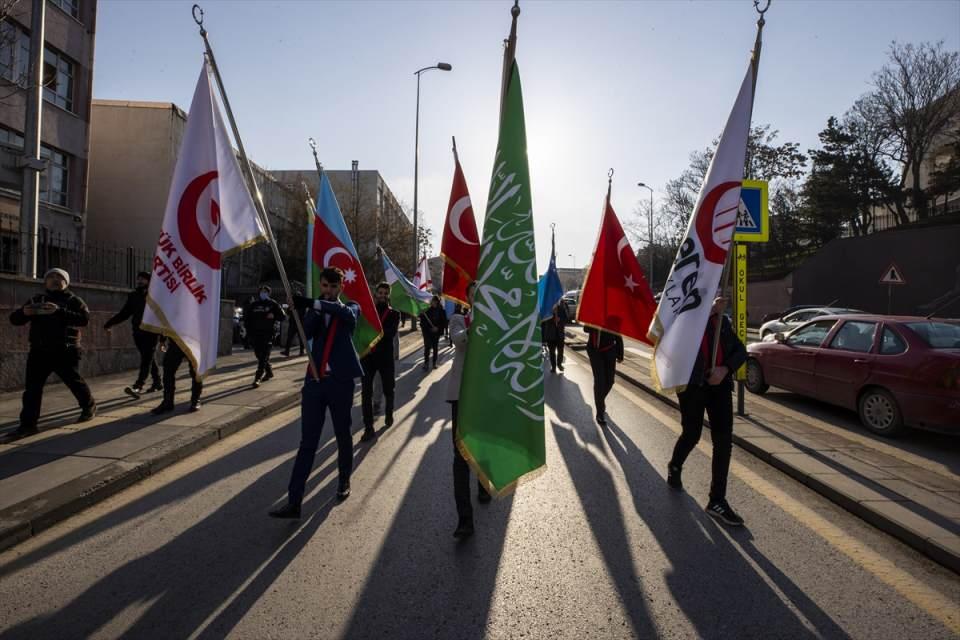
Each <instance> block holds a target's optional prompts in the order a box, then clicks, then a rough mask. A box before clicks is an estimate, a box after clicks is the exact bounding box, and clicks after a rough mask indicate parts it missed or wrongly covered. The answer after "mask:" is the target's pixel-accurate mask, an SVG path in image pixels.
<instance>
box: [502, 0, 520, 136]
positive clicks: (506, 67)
mask: <svg viewBox="0 0 960 640" xmlns="http://www.w3.org/2000/svg"><path fill="white" fill-rule="evenodd" d="M510 15H511V16H513V21H512V22H511V23H510V35H509V36H507V39H506V40H504V43H505V44H506V45H507V46H506V47H505V48H504V50H503V79H502V81H501V84H500V119H501V120H502V119H503V103H504V101H505V100H506V99H507V87H508V86H509V84H510V71H511V69H512V68H513V61H514V59H516V57H517V18H519V17H520V0H513V6H512V7H511V8H510Z"/></svg>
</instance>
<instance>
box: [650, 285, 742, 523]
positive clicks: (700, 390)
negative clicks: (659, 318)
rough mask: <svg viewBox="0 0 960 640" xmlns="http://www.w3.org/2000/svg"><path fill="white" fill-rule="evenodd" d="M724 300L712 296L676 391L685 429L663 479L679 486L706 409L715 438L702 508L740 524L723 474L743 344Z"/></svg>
mask: <svg viewBox="0 0 960 640" xmlns="http://www.w3.org/2000/svg"><path fill="white" fill-rule="evenodd" d="M726 306H727V301H726V299H724V298H721V297H718V298H717V299H715V300H714V301H713V307H712V308H711V310H710V319H709V320H708V321H707V326H706V328H705V329H704V332H703V338H702V339H701V341H700V351H699V352H698V353H697V359H696V361H695V362H694V365H693V371H691V373H690V381H689V382H688V383H687V386H686V388H685V389H684V390H683V391H681V392H680V393H678V394H677V400H678V401H679V403H680V424H681V425H682V426H683V433H682V434H681V435H680V438H679V439H678V440H677V444H676V446H675V447H674V448H673V456H672V457H671V458H670V464H669V465H667V484H669V485H670V487H672V488H674V489H678V490H680V489H683V481H682V480H681V478H680V474H681V471H682V470H683V463H684V462H685V461H686V459H687V456H689V455H690V452H691V451H693V448H694V447H696V446H697V443H698V442H699V441H700V435H701V434H702V433H703V412H704V410H706V412H707V416H709V417H710V439H711V440H713V461H712V471H713V476H712V481H711V482H710V499H709V501H708V502H707V506H706V511H707V513H709V514H710V515H711V516H713V517H714V518H716V519H717V520H720V521H721V522H725V523H727V524H729V525H732V526H735V527H738V526H742V525H743V518H741V517H740V516H739V515H738V514H737V513H736V512H735V511H734V510H733V509H731V508H730V505H729V504H728V503H727V476H728V475H729V473H730V455H731V453H732V450H733V396H732V393H733V373H734V372H735V371H736V370H737V369H739V368H740V366H741V365H743V364H744V363H745V362H746V361H747V349H746V347H744V346H743V343H742V342H741V341H740V338H738V337H737V334H736V333H734V331H733V327H732V326H731V324H730V321H729V320H727V318H726V316H724V315H723V309H724V307H726ZM717 322H719V323H720V344H719V347H718V348H717V356H716V357H717V359H716V361H715V362H714V363H713V365H712V366H711V365H710V360H711V357H712V356H713V343H714V339H715V336H716V334H717Z"/></svg>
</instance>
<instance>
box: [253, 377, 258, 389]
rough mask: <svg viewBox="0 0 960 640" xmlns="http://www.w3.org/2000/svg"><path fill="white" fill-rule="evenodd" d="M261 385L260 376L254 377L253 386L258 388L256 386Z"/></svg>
mask: <svg viewBox="0 0 960 640" xmlns="http://www.w3.org/2000/svg"><path fill="white" fill-rule="evenodd" d="M259 386H260V378H254V379H253V388H254V389H256V388H257V387H259Z"/></svg>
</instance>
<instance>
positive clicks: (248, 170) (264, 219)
mask: <svg viewBox="0 0 960 640" xmlns="http://www.w3.org/2000/svg"><path fill="white" fill-rule="evenodd" d="M192 11H193V20H194V22H196V23H197V26H199V27H200V37H201V38H203V45H204V47H205V49H206V55H207V60H208V61H209V62H210V68H211V69H212V70H213V78H214V80H216V82H217V90H218V91H219V93H220V99H221V100H222V101H223V108H224V110H225V111H226V112H227V120H228V121H229V122H230V129H231V130H232V131H233V139H234V141H235V142H236V143H237V150H238V151H239V152H240V159H241V160H242V161H243V162H242V163H241V167H243V171H244V173H245V174H246V177H247V181H248V188H249V189H250V190H251V191H252V192H253V196H254V197H253V204H254V207H255V208H256V210H257V214H258V215H259V216H260V222H261V224H263V228H264V229H265V230H266V232H267V240H268V243H269V244H270V249H271V252H272V253H273V259H274V260H275V261H276V263H277V271H279V272H280V280H281V281H282V282H283V289H284V291H285V292H286V294H287V300H288V302H289V304H291V305H292V304H293V290H292V289H291V288H290V280H289V279H288V278H287V270H286V269H285V268H284V266H283V260H282V259H281V258H280V250H279V248H278V247H277V239H276V238H275V237H274V235H273V228H272V227H271V226H270V220H269V218H268V216H267V211H266V209H265V207H264V206H263V195H262V194H261V193H260V187H259V186H257V180H256V177H255V176H254V175H253V168H252V167H251V166H250V158H248V157H247V152H246V150H245V149H244V148H243V140H242V139H241V138H240V130H239V129H238V128H237V121H236V120H235V119H234V117H233V109H231V108H230V100H229V98H227V91H226V89H225V88H224V86H223V79H222V78H221V77H220V68H219V67H217V59H216V57H215V56H214V55H213V47H211V46H210V40H209V39H207V30H206V29H205V28H204V27H203V9H201V8H200V6H199V5H196V4H195V5H193V9H192ZM198 13H199V17H198ZM291 316H292V317H293V321H294V324H295V325H296V326H297V333H299V334H300V340H301V341H302V342H303V344H307V334H306V332H305V331H304V330H303V323H302V322H301V321H300V315H299V314H298V313H297V312H296V309H294V310H293V313H292V314H291ZM307 360H308V362H309V364H310V373H311V375H312V376H313V378H314V379H315V380H319V379H320V375H319V373H318V372H317V367H316V364H315V363H314V361H313V354H311V353H310V352H309V351H308V352H307Z"/></svg>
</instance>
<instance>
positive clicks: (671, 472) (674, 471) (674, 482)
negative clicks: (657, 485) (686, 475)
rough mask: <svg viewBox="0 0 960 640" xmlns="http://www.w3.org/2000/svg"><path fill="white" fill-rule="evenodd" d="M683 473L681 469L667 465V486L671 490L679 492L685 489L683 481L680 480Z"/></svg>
mask: <svg viewBox="0 0 960 640" xmlns="http://www.w3.org/2000/svg"><path fill="white" fill-rule="evenodd" d="M681 471H682V468H681V467H677V466H675V465H672V464H668V465H667V484H668V485H669V486H670V488H671V489H677V490H678V491H679V490H681V489H683V480H681V479H680V472H681Z"/></svg>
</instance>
